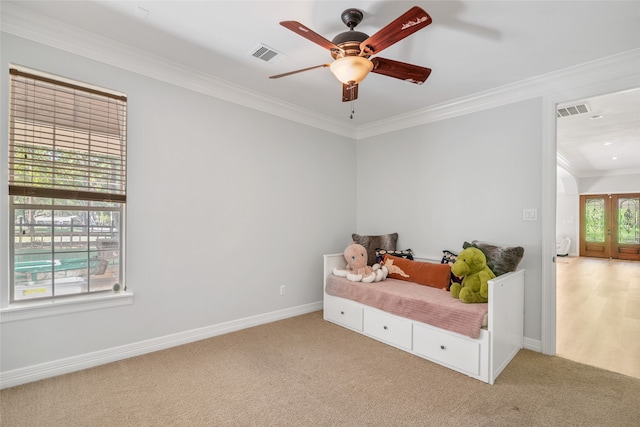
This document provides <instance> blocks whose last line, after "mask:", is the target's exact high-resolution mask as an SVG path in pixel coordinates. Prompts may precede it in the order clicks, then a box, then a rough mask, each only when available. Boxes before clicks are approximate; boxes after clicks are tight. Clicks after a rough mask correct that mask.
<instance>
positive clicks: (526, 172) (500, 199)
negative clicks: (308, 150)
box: [357, 98, 543, 340]
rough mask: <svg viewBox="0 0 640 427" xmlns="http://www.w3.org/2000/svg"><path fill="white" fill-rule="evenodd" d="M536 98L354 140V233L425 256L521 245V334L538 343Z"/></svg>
mask: <svg viewBox="0 0 640 427" xmlns="http://www.w3.org/2000/svg"><path fill="white" fill-rule="evenodd" d="M542 114H543V108H542V101H541V99H539V98H536V99H531V100H527V101H522V102H518V103H514V104H510V105H506V106H503V107H498V108H493V109H490V110H486V111H481V112H477V113H473V114H468V115H465V116H461V117H456V118H452V119H448V120H442V121H438V122H434V123H430V124H425V125H422V126H417V127H413V128H409V129H405V130H401V131H397V132H393V133H391V134H385V135H380V136H375V137H370V138H367V139H364V140H360V141H358V144H357V147H358V148H357V157H358V189H357V200H358V206H357V217H358V222H357V224H358V232H359V233H363V234H378V233H391V232H398V234H399V241H398V245H399V247H400V248H401V249H407V248H411V249H413V250H414V252H416V253H418V254H421V255H424V256H430V257H441V256H442V250H445V249H449V250H453V251H459V250H460V249H461V248H462V244H463V242H464V241H471V240H484V241H489V242H494V243H499V244H503V245H518V246H523V247H524V248H525V256H524V259H523V260H522V262H521V264H520V266H521V267H522V268H525V269H527V273H526V283H525V290H526V295H525V336H526V337H528V338H530V339H533V340H540V338H541V331H540V325H541V293H542V292H541V286H542V284H541V263H542V259H541V225H540V221H523V212H522V210H523V209H525V208H527V209H528V208H535V209H538V213H539V214H540V212H541V209H540V206H541V194H542V189H541V186H542V168H541V163H542V150H541V145H542V138H543V134H542V128H543V127H542Z"/></svg>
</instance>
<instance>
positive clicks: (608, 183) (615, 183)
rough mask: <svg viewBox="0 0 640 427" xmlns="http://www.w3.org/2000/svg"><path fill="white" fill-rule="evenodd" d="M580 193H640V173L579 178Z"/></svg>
mask: <svg viewBox="0 0 640 427" xmlns="http://www.w3.org/2000/svg"><path fill="white" fill-rule="evenodd" d="M578 186H579V188H580V194H616V193H640V173H636V174H626V175H607V176H595V177H586V178H580V179H579V180H578Z"/></svg>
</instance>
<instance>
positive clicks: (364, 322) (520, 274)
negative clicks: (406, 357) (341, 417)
mask: <svg viewBox="0 0 640 427" xmlns="http://www.w3.org/2000/svg"><path fill="white" fill-rule="evenodd" d="M415 260H416V261H421V262H430V261H428V260H425V259H420V258H416V259H415ZM345 265H346V262H345V259H344V255H343V254H341V253H340V254H330V255H324V288H325V291H324V319H325V320H328V321H330V322H333V323H336V324H338V325H340V326H343V327H345V328H348V329H350V330H353V331H355V332H358V333H361V334H364V335H366V336H368V337H371V338H373V339H376V340H379V341H382V342H384V343H386V344H389V345H392V346H394V347H397V348H399V349H402V350H404V351H407V352H409V353H412V354H415V355H417V356H419V357H422V358H424V359H427V360H430V361H432V362H435V363H438V364H440V365H443V366H446V367H448V368H450V369H453V370H455V371H458V372H461V373H463V374H466V375H468V376H470V377H473V378H476V379H478V380H480V381H484V382H486V383H488V384H493V383H494V381H495V379H496V378H497V377H498V375H499V374H500V373H501V372H502V370H503V369H504V368H505V367H506V366H507V365H508V364H509V362H510V361H511V359H513V357H514V356H515V355H516V354H517V353H518V351H519V350H520V349H521V348H522V347H523V345H524V337H523V326H524V320H523V317H524V270H518V271H515V272H510V273H506V274H503V275H501V276H499V277H497V278H495V279H493V280H491V281H489V302H488V304H487V306H488V312H487V317H486V326H485V327H482V329H480V333H479V337H478V338H471V337H470V336H467V335H463V334H461V333H458V332H452V331H450V330H447V329H443V328H441V327H436V326H433V325H430V324H427V323H423V322H421V321H417V320H413V319H411V318H408V317H405V316H399V315H396V314H391V313H390V312H388V311H383V310H381V309H378V308H375V307H372V306H370V305H366V304H363V303H361V302H357V301H353V300H351V299H347V298H342V297H337V296H334V295H329V294H328V293H327V278H329V275H331V274H332V272H333V269H334V268H336V267H337V268H344V267H345ZM345 280H346V279H345ZM389 280H394V279H387V280H385V281H383V282H379V283H378V284H379V285H382V284H385V282H387V281H389ZM405 283H409V284H410V285H415V286H420V287H423V288H425V287H424V286H423V285H418V284H415V283H412V282H405ZM431 289H432V290H434V291H436V292H446V291H443V290H440V289H433V288H431ZM447 297H449V298H451V299H453V298H452V297H451V295H450V294H448V293H447ZM457 302H459V303H460V304H464V303H462V302H460V301H457Z"/></svg>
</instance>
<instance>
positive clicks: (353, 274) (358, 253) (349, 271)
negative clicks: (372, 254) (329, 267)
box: [333, 242, 388, 283]
mask: <svg viewBox="0 0 640 427" xmlns="http://www.w3.org/2000/svg"><path fill="white" fill-rule="evenodd" d="M344 259H345V260H346V261H347V268H342V269H341V268H334V269H333V274H334V275H336V276H340V277H346V278H347V279H348V280H350V281H352V282H367V283H371V282H379V281H381V280H384V279H386V278H387V273H388V271H387V269H386V267H384V266H382V267H381V266H380V264H374V265H373V266H372V267H369V266H368V265H367V250H366V249H365V248H364V246H362V245H359V244H358V243H356V242H353V243H351V244H350V245H349V246H347V248H346V249H345V250H344Z"/></svg>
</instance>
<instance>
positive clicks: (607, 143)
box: [602, 142, 613, 145]
mask: <svg viewBox="0 0 640 427" xmlns="http://www.w3.org/2000/svg"><path fill="white" fill-rule="evenodd" d="M611 144H613V142H605V143H604V144H602V145H611Z"/></svg>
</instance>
